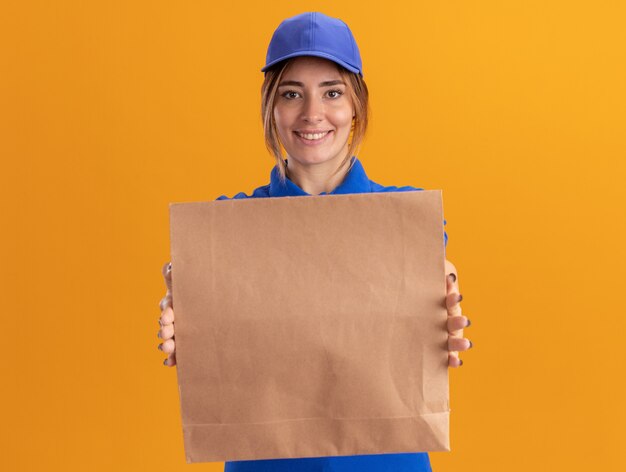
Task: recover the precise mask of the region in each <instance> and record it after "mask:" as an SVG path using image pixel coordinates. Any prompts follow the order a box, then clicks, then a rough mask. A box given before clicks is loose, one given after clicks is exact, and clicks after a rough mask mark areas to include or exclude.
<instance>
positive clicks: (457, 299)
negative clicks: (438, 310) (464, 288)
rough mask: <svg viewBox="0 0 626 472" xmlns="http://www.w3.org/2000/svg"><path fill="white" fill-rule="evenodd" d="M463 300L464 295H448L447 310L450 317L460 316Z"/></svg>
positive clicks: (454, 293)
mask: <svg viewBox="0 0 626 472" xmlns="http://www.w3.org/2000/svg"><path fill="white" fill-rule="evenodd" d="M461 300H463V295H461V294H460V293H459V292H454V291H453V292H450V293H448V294H447V295H446V308H447V309H448V315H450V316H460V315H462V312H461Z"/></svg>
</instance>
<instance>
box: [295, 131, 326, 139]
mask: <svg viewBox="0 0 626 472" xmlns="http://www.w3.org/2000/svg"><path fill="white" fill-rule="evenodd" d="M327 134H328V131H326V132H325V133H315V134H302V133H298V136H301V137H303V138H304V139H309V140H315V139H320V138H323V137H324V136H326V135H327Z"/></svg>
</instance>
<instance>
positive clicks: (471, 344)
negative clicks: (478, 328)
mask: <svg viewBox="0 0 626 472" xmlns="http://www.w3.org/2000/svg"><path fill="white" fill-rule="evenodd" d="M469 343H470V345H469V349H471V348H472V347H473V346H474V343H472V341H470V342H469Z"/></svg>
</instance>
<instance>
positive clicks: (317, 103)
mask: <svg viewBox="0 0 626 472" xmlns="http://www.w3.org/2000/svg"><path fill="white" fill-rule="evenodd" d="M323 119H324V102H323V101H322V99H321V98H318V97H315V96H309V97H307V98H305V99H304V101H303V104H302V120H303V121H307V122H311V123H317V122H320V121H322V120H323Z"/></svg>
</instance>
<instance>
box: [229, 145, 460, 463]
mask: <svg viewBox="0 0 626 472" xmlns="http://www.w3.org/2000/svg"><path fill="white" fill-rule="evenodd" d="M352 164H353V165H352V168H351V169H350V172H348V174H347V175H346V177H345V179H344V180H343V182H342V183H341V184H340V185H339V186H338V187H337V188H335V189H334V190H333V191H332V192H330V193H329V194H346V193H371V192H406V191H411V190H423V189H421V188H416V187H409V186H405V187H384V186H382V185H380V184H377V183H376V182H372V181H371V180H370V179H369V178H368V177H367V175H366V174H365V170H364V169H363V166H362V165H361V162H360V161H359V160H358V159H357V158H356V157H352ZM307 195H310V194H308V193H306V192H305V191H304V190H302V189H301V188H300V187H298V186H297V185H296V184H295V183H293V182H292V181H291V180H289V178H287V179H286V180H285V181H281V179H280V173H279V171H278V166H274V168H273V169H272V173H271V175H270V183H269V184H268V185H264V186H262V187H259V188H257V189H255V190H254V192H252V195H246V194H245V193H243V192H240V193H238V194H237V195H235V196H234V197H233V198H237V199H239V198H268V197H297V196H307ZM321 195H326V192H324V193H322V194H321ZM227 199H228V197H226V196H224V195H222V196H221V197H219V198H218V200H227ZM444 224H445V220H444ZM447 242H448V235H447V234H446V233H445V231H444V244H447ZM354 471H358V472H374V471H376V472H427V471H428V472H430V471H431V468H430V461H429V459H428V454H426V453H403V454H369V455H361V456H333V457H312V458H304V459H268V460H254V461H232V462H226V464H225V467H224V472H354Z"/></svg>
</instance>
